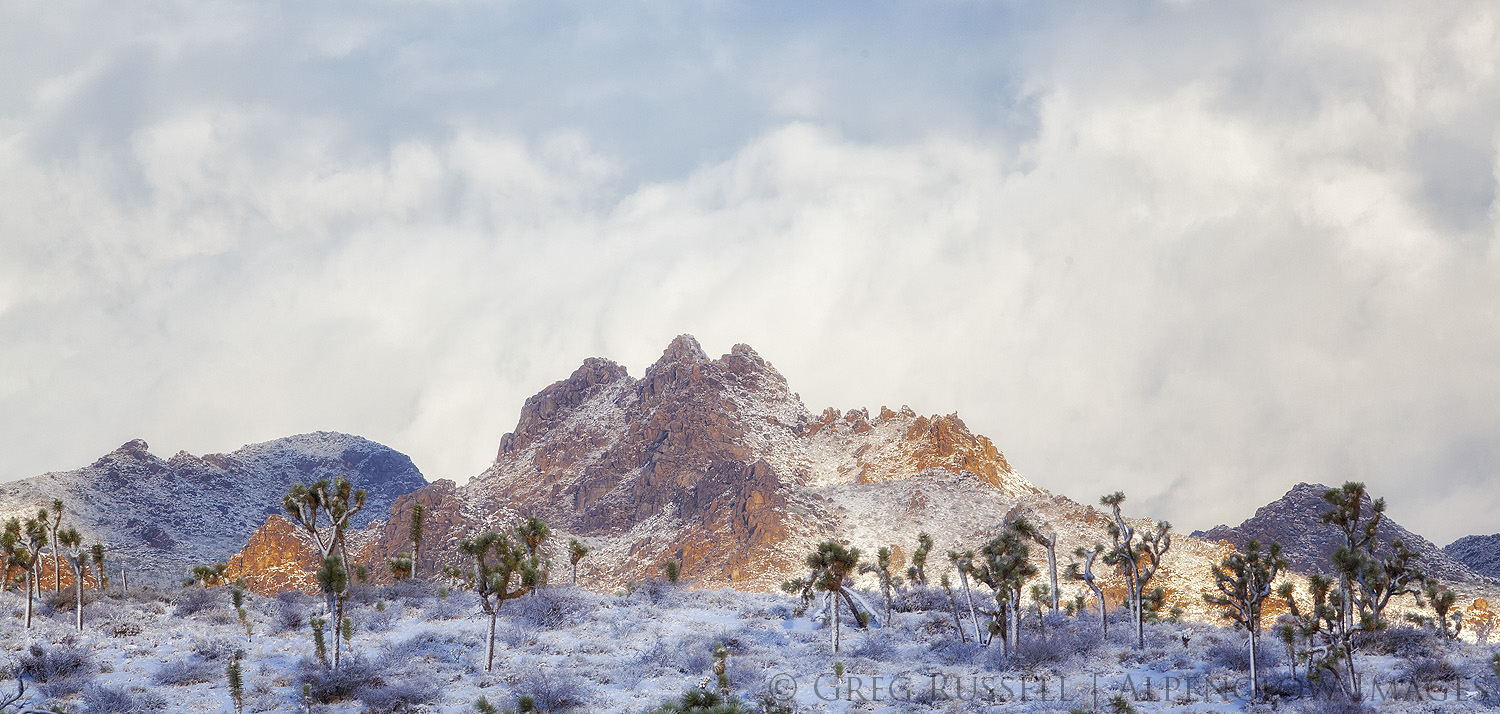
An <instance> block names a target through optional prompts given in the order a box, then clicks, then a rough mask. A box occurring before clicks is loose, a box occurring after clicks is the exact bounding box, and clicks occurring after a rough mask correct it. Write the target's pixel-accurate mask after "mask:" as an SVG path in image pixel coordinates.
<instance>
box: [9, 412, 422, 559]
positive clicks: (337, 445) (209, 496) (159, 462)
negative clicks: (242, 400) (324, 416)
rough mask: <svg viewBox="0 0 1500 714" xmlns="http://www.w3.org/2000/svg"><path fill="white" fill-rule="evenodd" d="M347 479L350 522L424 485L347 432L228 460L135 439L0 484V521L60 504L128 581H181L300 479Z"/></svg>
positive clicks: (277, 505) (368, 519) (231, 543)
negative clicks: (83, 461) (359, 504)
mask: <svg viewBox="0 0 1500 714" xmlns="http://www.w3.org/2000/svg"><path fill="white" fill-rule="evenodd" d="M338 476H345V477H348V478H349V480H350V481H351V482H353V483H354V485H355V486H356V487H357V488H363V489H365V490H366V492H367V494H368V495H367V499H368V500H367V502H366V505H365V508H364V510H363V511H361V512H360V513H359V514H358V515H357V516H356V517H355V519H354V522H355V524H356V525H357V526H360V527H363V526H368V525H370V524H371V523H373V522H375V521H377V520H379V519H381V518H384V517H385V516H386V515H387V514H388V513H389V512H390V507H391V503H392V502H393V501H394V500H395V499H396V498H397V497H398V496H401V495H404V494H407V493H410V492H412V491H414V490H416V489H419V488H421V487H423V486H426V485H427V480H426V479H425V478H423V477H422V472H421V471H419V470H417V467H416V465H414V464H413V463H412V461H411V459H410V458H408V457H407V456H406V455H405V454H402V453H400V452H398V451H395V450H393V449H391V448H389V447H386V446H382V445H380V444H377V443H375V442H373V441H369V440H368V439H363V438H360V437H357V436H350V435H348V434H338V433H332V432H315V433H311V434H299V435H297V436H289V437H285V438H282V439H276V440H274V441H267V442H264V443H260V444H251V445H249V446H245V447H244V448H241V449H239V450H238V451H235V452H234V453H230V454H210V455H207V456H201V457H200V456H193V455H192V454H189V453H187V452H179V453H178V454H177V455H175V456H173V457H171V458H170V459H162V458H160V457H158V456H155V455H153V454H152V453H151V452H150V450H149V449H148V447H147V445H146V442H145V441H142V440H140V439H136V440H134V441H130V442H127V443H125V444H124V445H122V446H120V448H118V449H115V450H114V451H111V452H109V453H108V454H105V455H104V456H102V457H100V458H99V460H97V461H95V462H94V463H92V464H90V465H88V466H85V467H83V468H79V469H74V470H72V471H58V472H52V473H46V474H42V475H40V476H34V477H31V478H26V479H21V480H19V481H12V482H9V483H4V484H0V517H4V518H10V517H13V516H26V515H30V514H33V513H35V511H36V509H37V507H39V506H46V505H49V504H51V503H52V500H53V499H54V498H60V499H62V501H63V503H64V508H65V511H64V513H63V526H64V527H68V526H74V527H76V528H78V529H79V531H81V532H83V534H84V536H85V538H86V539H87V540H88V541H89V542H92V541H94V540H95V539H98V540H99V541H101V542H103V543H105V544H106V546H107V549H108V552H109V558H110V559H111V560H112V561H114V562H117V563H118V562H124V563H126V564H127V565H128V566H129V568H130V571H131V575H130V578H131V581H132V582H144V581H146V580H156V581H175V580H180V579H181V578H182V577H183V575H184V572H185V570H186V569H187V568H188V567H189V566H191V565H194V564H198V563H205V562H216V561H221V560H228V559H229V557H230V556H231V555H233V554H234V553H235V552H236V551H237V550H239V549H240V548H241V547H243V546H244V544H245V541H246V540H247V539H248V538H249V537H250V535H251V534H252V533H253V532H255V529H256V528H257V527H259V526H261V525H262V524H264V523H265V522H266V517H267V516H268V515H270V514H272V513H277V512H280V510H281V499H282V497H283V496H285V495H286V493H287V491H288V490H289V489H290V488H291V486H292V484H295V483H311V482H313V481H316V480H318V479H320V478H330V479H332V478H335V477H338Z"/></svg>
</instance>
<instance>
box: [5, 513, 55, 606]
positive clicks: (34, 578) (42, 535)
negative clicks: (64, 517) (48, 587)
mask: <svg viewBox="0 0 1500 714" xmlns="http://www.w3.org/2000/svg"><path fill="white" fill-rule="evenodd" d="M5 530H6V532H7V533H9V534H11V535H10V537H12V538H14V539H15V542H16V543H17V544H18V545H19V546H20V547H19V548H15V549H14V550H13V551H12V557H13V558H15V559H16V561H17V564H19V565H20V566H21V567H23V568H25V570H26V578H25V579H26V628H27V629H31V612H32V608H31V601H32V600H33V598H34V596H35V595H38V594H40V593H39V592H38V591H40V590H41V569H42V555H41V554H42V548H45V547H46V546H47V510H46V509H42V510H40V511H38V512H37V517H36V518H28V519H26V523H25V524H24V525H22V524H21V523H20V522H19V521H18V520H17V519H15V518H12V519H10V521H8V522H7V523H6V524H5Z"/></svg>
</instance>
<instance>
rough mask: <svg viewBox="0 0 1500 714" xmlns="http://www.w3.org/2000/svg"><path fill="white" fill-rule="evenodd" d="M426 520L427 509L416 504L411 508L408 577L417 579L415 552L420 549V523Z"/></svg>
mask: <svg viewBox="0 0 1500 714" xmlns="http://www.w3.org/2000/svg"><path fill="white" fill-rule="evenodd" d="M426 518H427V507H426V506H423V505H422V504H420V503H418V504H415V505H413V506H412V507H411V568H410V569H409V570H408V573H407V574H408V576H410V577H413V578H415V577H417V551H418V550H420V549H421V548H422V521H423V520H424V519H426Z"/></svg>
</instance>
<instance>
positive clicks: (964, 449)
mask: <svg viewBox="0 0 1500 714" xmlns="http://www.w3.org/2000/svg"><path fill="white" fill-rule="evenodd" d="M416 503H422V504H423V505H424V507H425V509H426V513H427V516H426V523H425V528H424V539H423V544H422V551H421V553H420V554H419V559H418V560H419V564H420V565H419V569H420V573H421V574H422V575H424V576H432V575H436V574H439V573H441V571H442V568H443V566H445V565H457V564H459V558H458V550H457V545H458V542H459V541H460V540H461V539H463V538H465V537H469V536H472V535H474V534H477V533H479V532H482V531H484V530H486V529H506V528H509V527H511V526H513V525H514V524H515V523H517V522H518V521H520V520H521V519H522V518H524V517H526V516H533V515H534V516H538V517H541V518H543V519H544V520H546V521H547V522H548V523H549V524H550V525H551V527H552V528H553V537H552V539H551V541H550V543H549V545H548V549H549V555H550V556H551V557H552V559H553V562H554V565H553V571H552V574H551V578H552V579H553V580H554V581H556V580H558V579H566V578H567V577H568V569H569V568H568V561H567V557H566V555H565V546H566V543H567V541H568V539H569V538H574V537H576V538H579V539H581V540H583V541H585V542H586V543H588V544H589V545H590V546H591V547H592V548H593V552H592V553H591V554H590V555H589V556H588V557H587V558H585V559H584V561H583V562H582V563H581V564H580V566H579V580H580V584H582V585H584V586H586V587H591V588H595V589H601V590H607V589H613V588H615V587H618V586H621V585H624V584H627V583H629V582H631V581H640V580H642V579H645V578H649V577H652V576H655V575H658V574H659V573H660V571H661V564H662V563H663V562H664V561H667V560H673V561H677V562H680V563H681V564H682V572H683V577H684V579H685V580H687V581H688V582H689V583H692V584H694V585H697V586H705V587H724V586H729V587H736V588H743V589H753V590H770V589H774V588H776V587H777V586H778V585H779V584H780V583H781V582H782V581H784V580H786V579H788V578H791V577H795V576H798V575H801V574H802V570H803V567H804V566H803V560H804V557H805V555H806V553H807V552H808V551H809V550H811V549H812V548H813V547H814V546H815V544H816V543H817V542H818V541H821V540H824V539H827V538H835V539H839V540H843V541H846V542H848V543H850V544H851V545H854V546H856V547H859V548H861V549H863V550H864V551H865V552H866V553H868V554H869V555H871V556H873V554H874V552H875V550H876V549H878V548H879V547H881V546H895V547H896V550H897V552H898V553H899V554H900V555H899V556H898V557H897V560H898V561H899V564H900V567H901V568H903V569H904V567H905V564H906V562H907V558H908V554H909V553H910V552H911V550H912V549H913V548H914V547H915V543H916V536H917V533H918V532H920V531H926V532H929V533H931V534H932V536H933V537H934V539H935V540H936V541H937V547H936V548H935V552H934V553H933V555H932V557H931V559H930V562H931V563H932V566H931V567H932V569H933V571H934V572H937V571H941V570H946V569H947V568H948V564H947V562H946V559H945V558H944V556H943V554H944V553H945V552H946V551H947V549H949V548H956V547H960V546H963V547H967V548H974V547H977V545H978V544H979V543H981V542H982V541H983V540H985V539H987V538H988V537H990V536H991V535H992V534H993V533H994V532H995V530H996V529H997V528H998V527H999V526H1000V524H1001V522H1002V520H1003V519H1005V518H1007V517H1014V516H1017V515H1026V516H1028V517H1030V518H1032V519H1033V520H1035V521H1038V522H1040V523H1042V524H1043V525H1044V526H1045V527H1047V528H1048V529H1049V530H1054V531H1056V532H1057V533H1058V541H1059V552H1060V553H1062V554H1063V555H1062V556H1060V561H1061V564H1063V565H1065V564H1066V560H1067V556H1066V553H1067V552H1069V551H1071V550H1072V549H1073V548H1074V547H1076V546H1079V545H1092V544H1093V543H1094V542H1096V541H1099V540H1104V541H1107V540H1108V536H1107V535H1105V518H1104V517H1103V515H1102V514H1100V513H1099V512H1098V511H1096V510H1094V509H1092V508H1089V507H1085V506H1082V505H1080V504H1078V503H1075V502H1073V501H1071V500H1068V499H1067V498H1064V497H1060V496H1054V495H1052V494H1050V493H1048V492H1046V491H1045V490H1043V489H1041V488H1038V487H1036V486H1035V485H1033V484H1031V483H1030V482H1029V481H1027V480H1026V479H1024V478H1022V477H1021V476H1020V475H1018V474H1017V473H1016V472H1015V470H1014V469H1013V468H1012V467H1011V465H1010V464H1009V462H1007V460H1006V458H1005V456H1004V454H1002V453H1001V452H1000V450H999V449H998V448H996V446H995V445H994V443H992V442H991V441H990V439H988V438H986V437H984V436H982V435H978V434H974V433H972V432H971V431H969V429H968V427H967V426H966V425H965V424H964V422H963V421H962V420H961V419H959V418H958V416H957V415H951V414H950V415H947V416H939V415H931V416H922V415H918V414H916V413H915V412H914V411H912V410H911V409H909V408H907V407H900V408H897V409H892V408H887V407H881V408H880V409H878V410H875V411H874V412H873V413H872V412H871V411H870V410H868V409H847V410H842V411H841V410H838V409H834V408H828V409H824V410H821V411H820V412H818V413H814V412H812V411H810V410H808V409H807V407H806V406H805V405H804V404H803V403H802V401H801V399H800V398H799V397H798V396H797V395H796V394H795V393H794V392H792V391H791V390H790V389H789V387H788V384H787V381H786V379H785V378H784V377H783V376H782V375H781V374H780V373H779V372H777V371H776V369H775V368H774V367H773V366H772V365H771V363H769V362H767V361H766V360H765V359H763V358H762V357H761V356H760V355H759V354H757V353H756V352H755V350H753V349H751V348H750V347H749V346H747V345H735V346H734V347H733V348H732V349H731V350H730V351H729V353H727V354H724V355H722V356H720V357H718V358H717V359H711V358H709V357H708V355H707V354H706V353H705V351H704V350H703V348H702V347H701V346H700V345H699V344H698V342H697V340H695V339H694V338H692V337H691V336H688V335H683V336H680V337H678V338H676V339H675V340H673V341H672V343H671V344H670V345H668V346H667V347H666V349H665V350H663V352H662V355H661V358H660V359H658V360H657V361H656V363H655V364H652V365H651V366H650V367H648V368H647V369H646V370H645V373H644V374H643V375H642V376H641V377H640V378H639V379H637V378H634V377H632V376H630V374H629V373H628V372H627V370H626V369H625V368H624V367H622V366H620V365H619V364H616V363H614V362H612V361H610V360H607V359H601V358H589V359H587V360H584V362H583V363H582V365H580V366H579V368H578V369H577V370H575V371H574V372H573V374H571V375H569V376H568V378H567V379H564V380H561V381H559V382H556V383H554V384H552V385H550V386H548V387H546V388H545V389H543V390H541V391H540V392H538V393H537V394H536V395H535V396H533V397H531V398H530V399H528V400H526V403H525V405H524V406H523V407H522V409H521V415H520V418H519V419H518V420H517V424H516V427H515V429H514V430H513V431H512V432H511V433H508V434H505V435H504V436H502V437H501V438H500V443H499V448H498V452H497V455H496V460H495V463H494V464H493V465H492V466H491V467H490V468H488V469H486V470H485V471H484V472H483V473H481V474H479V475H477V476H476V477H474V478H473V479H471V480H470V481H469V482H468V483H467V484H465V485H462V486H456V485H454V484H453V483H452V482H448V481H439V482H436V483H433V484H431V485H429V486H426V487H424V488H422V489H419V490H417V491H415V492H413V493H410V494H407V495H405V496H401V497H399V498H398V499H396V501H395V503H394V507H393V510H392V511H391V512H390V515H389V517H388V518H387V519H386V520H385V521H384V522H383V523H380V524H377V525H375V526H373V527H371V528H369V529H366V530H364V531H362V532H360V533H357V534H354V535H353V536H351V539H350V542H351V544H352V543H355V542H358V543H359V544H360V545H359V547H358V548H357V551H358V554H357V555H356V556H355V557H356V559H357V560H359V561H360V562H362V563H364V564H365V565H366V566H367V569H368V571H369V572H370V573H371V577H372V578H374V579H376V580H379V581H385V580H388V579H389V577H390V576H389V569H388V563H389V560H390V559H391V558H392V557H394V556H395V555H397V554H400V553H407V552H409V550H410V548H411V543H410V539H409V537H408V529H409V524H410V518H411V512H412V506H413V505H414V504H416ZM1141 523H1144V522H1141ZM284 531H285V527H284V526H283V525H282V524H279V523H276V522H272V523H268V524H267V525H266V527H265V528H264V529H263V533H262V534H261V535H262V536H263V537H260V539H259V540H257V541H256V542H255V543H253V544H252V547H251V548H247V551H246V557H245V562H246V563H247V565H248V564H252V563H253V564H256V565H255V566H254V567H258V568H261V569H263V570H265V571H267V572H274V573H277V575H276V576H275V577H274V578H268V579H267V580H266V581H265V582H266V583H268V585H270V586H271V587H273V588H276V587H310V584H311V583H312V577H311V571H312V568H313V567H314V566H315V565H316V558H315V557H311V556H309V555H308V554H307V545H306V543H305V542H304V541H301V540H299V539H298V538H297V537H296V536H294V535H291V536H289V535H287V534H286V533H284ZM258 537H259V536H258ZM298 543H302V545H301V546H300V548H301V551H300V552H298V548H299V545H298ZM1175 547H1176V549H1177V552H1176V553H1174V554H1172V555H1170V556H1169V563H1179V562H1180V563H1191V564H1192V568H1191V570H1192V571H1193V572H1194V573H1196V572H1197V571H1198V570H1203V571H1205V572H1206V569H1207V564H1208V563H1210V562H1213V561H1215V560H1217V558H1219V557H1222V553H1223V552H1224V546H1222V545H1209V544H1205V543H1202V542H1199V541H1196V540H1193V539H1188V538H1181V539H1179V545H1177V546H1175ZM353 550H355V549H351V552H353ZM278 552H279V553H281V555H280V556H279V557H280V559H281V560H280V561H279V562H278V560H277V557H271V556H270V555H268V554H272V553H278ZM1036 557H1037V558H1038V559H1040V560H1041V561H1042V562H1044V559H1045V556H1044V554H1042V553H1041V551H1040V549H1037V555H1036ZM298 568H300V569H302V571H304V572H303V574H302V575H301V576H298V577H292V576H291V575H290V573H291V572H292V571H295V570H297V569H298ZM1043 577H1045V575H1044V576H1043ZM1109 577H1110V576H1108V575H1106V576H1105V578H1106V580H1108V579H1109ZM1197 577H1198V576H1196V575H1188V574H1187V571H1186V570H1184V571H1183V573H1182V577H1181V578H1178V577H1177V576H1176V575H1175V574H1174V573H1173V572H1172V571H1171V568H1170V567H1169V568H1168V571H1164V572H1163V574H1162V576H1161V582H1163V583H1166V584H1167V585H1168V586H1169V593H1170V595H1171V596H1172V597H1173V599H1174V602H1175V601H1178V600H1180V601H1181V603H1182V604H1183V605H1185V606H1187V607H1189V608H1190V609H1196V610H1201V609H1202V605H1201V598H1199V597H1198V596H1197V591H1196V590H1195V589H1194V587H1195V586H1196V584H1197V580H1195V579H1194V578H1197ZM1184 578H1185V579H1184ZM299 583H300V584H301V585H298V584H299ZM1117 591H1118V592H1123V587H1119V586H1116V587H1114V589H1112V590H1111V591H1110V592H1117Z"/></svg>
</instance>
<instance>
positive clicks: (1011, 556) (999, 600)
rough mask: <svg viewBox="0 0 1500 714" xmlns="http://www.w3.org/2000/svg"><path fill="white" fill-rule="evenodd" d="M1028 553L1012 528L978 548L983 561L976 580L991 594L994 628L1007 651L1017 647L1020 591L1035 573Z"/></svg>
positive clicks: (1018, 642)
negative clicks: (993, 607) (993, 603)
mask: <svg viewBox="0 0 1500 714" xmlns="http://www.w3.org/2000/svg"><path fill="white" fill-rule="evenodd" d="M1030 550H1031V549H1030V548H1029V547H1028V546H1027V545H1026V541H1025V540H1024V537H1023V536H1022V534H1021V532H1020V531H1018V530H1016V529H1015V528H1014V527H1007V528H1006V529H1005V530H1003V531H1001V533H1000V534H999V535H997V536H995V537H994V538H992V539H990V542H988V543H985V544H984V547H983V548H981V549H980V555H981V556H983V558H984V561H983V563H982V564H981V565H980V567H979V568H978V569H977V571H976V579H978V580H979V581H980V582H982V583H984V584H985V585H988V586H989V587H990V590H991V591H992V592H993V593H994V594H995V604H996V605H997V606H998V607H999V612H998V615H999V616H998V617H997V618H995V623H994V627H995V629H997V630H998V632H999V634H1000V635H1001V640H1000V643H1001V645H1002V646H1003V647H1005V649H1006V651H1007V652H1009V651H1012V649H1011V648H1013V647H1016V646H1019V645H1020V644H1021V590H1022V588H1024V587H1025V585H1026V580H1027V579H1028V578H1030V577H1031V576H1033V575H1036V572H1037V570H1036V568H1035V567H1034V566H1032V565H1031V562H1030V560H1029V558H1030V555H1031V553H1030Z"/></svg>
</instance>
